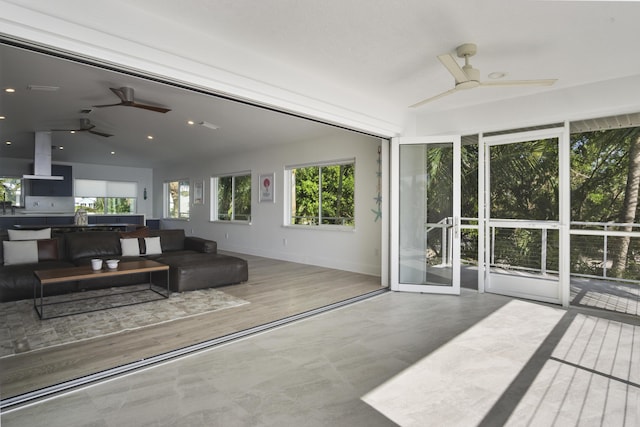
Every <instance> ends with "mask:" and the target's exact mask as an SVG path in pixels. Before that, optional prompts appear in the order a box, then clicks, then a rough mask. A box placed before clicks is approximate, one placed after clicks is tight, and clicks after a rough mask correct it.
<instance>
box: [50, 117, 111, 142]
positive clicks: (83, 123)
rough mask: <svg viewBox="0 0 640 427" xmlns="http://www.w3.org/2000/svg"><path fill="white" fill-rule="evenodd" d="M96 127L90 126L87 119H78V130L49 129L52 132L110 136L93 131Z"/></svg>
mask: <svg viewBox="0 0 640 427" xmlns="http://www.w3.org/2000/svg"><path fill="white" fill-rule="evenodd" d="M95 127H96V125H93V124H91V122H90V121H89V119H80V129H51V130H52V131H54V132H55V131H60V132H89V133H92V134H94V135H99V136H104V137H105V138H108V137H110V136H113V135H111V134H110V133H105V132H98V131H97V130H93V129H94V128H95Z"/></svg>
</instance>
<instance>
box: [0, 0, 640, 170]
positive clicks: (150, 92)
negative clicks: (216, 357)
mask: <svg viewBox="0 0 640 427" xmlns="http://www.w3.org/2000/svg"><path fill="white" fill-rule="evenodd" d="M0 3H5V5H6V6H13V7H14V8H8V7H5V8H4V10H5V13H7V11H9V12H12V11H13V10H14V9H15V8H16V7H17V6H16V5H19V7H20V8H23V9H24V10H28V11H29V12H30V13H32V15H30V16H34V15H33V14H35V13H37V14H40V15H37V16H42V17H43V18H42V19H43V21H42V22H45V23H51V24H52V23H54V21H53V20H54V19H56V20H59V21H56V22H57V23H62V24H64V25H61V26H60V25H59V26H57V27H56V29H55V30H54V31H53V33H54V34H60V35H62V36H66V37H67V39H68V40H70V39H71V35H73V36H74V37H75V39H74V40H72V41H68V40H67V42H65V43H66V44H67V45H73V43H76V44H78V45H79V49H80V48H83V49H84V50H85V52H84V53H85V54H87V53H86V52H91V51H92V49H93V51H95V52H97V53H96V54H97V55H99V54H101V53H102V54H105V52H106V53H109V46H104V42H103V38H104V37H106V38H104V40H114V39H117V40H119V41H121V46H122V47H125V46H126V45H127V43H135V46H138V47H144V48H145V49H147V48H148V49H153V50H154V51H156V52H160V53H166V54H167V55H171V57H173V58H178V59H184V60H185V61H186V60H189V61H191V63H192V64H196V65H202V67H209V69H210V70H214V69H215V70H216V71H217V72H219V73H222V72H225V73H230V74H233V75H235V76H241V77H242V78H244V79H245V80H246V81H247V82H250V83H253V82H255V83H256V84H258V83H262V84H266V85H269V86H270V87H273V88H283V89H285V90H286V91H288V93H290V94H295V95H299V96H304V97H305V98H306V99H309V100H313V101H317V102H319V103H323V104H322V105H324V106H336V108H340V109H342V110H343V111H352V112H357V113H358V114H360V115H362V116H363V117H371V118H373V119H375V120H379V121H381V122H386V123H391V124H392V125H393V126H395V127H396V128H398V129H403V128H405V127H406V123H408V122H410V121H411V120H412V117H415V116H416V115H417V116H421V117H424V116H428V115H429V114H433V113H441V112H442V111H447V110H452V111H455V110H456V109H461V108H465V107H467V108H468V107H469V106H478V107H481V106H482V105H483V104H492V103H495V102H496V101H504V100H507V99H512V100H513V99H517V98H518V97H524V96H527V95H531V94H540V93H543V92H545V91H549V92H552V91H561V90H565V89H567V88H572V87H579V86H580V87H582V86H584V87H585V88H586V87H588V86H589V85H591V84H596V83H598V82H603V81H612V80H616V79H620V80H621V81H624V79H622V78H624V77H629V76H637V75H639V74H640V55H637V54H636V52H637V40H638V37H637V25H638V24H637V23H638V21H639V20H640V3H639V2H631V1H629V2H621V1H617V2H612V1H535V0H483V1H477V0H457V1H450V0H403V1H388V0H326V1H322V2H313V1H300V0H261V1H254V0H228V1H223V0H209V1H204V0H181V1H179V2H175V1H169V0H166V1H159V0H112V1H109V2H94V3H92V4H91V8H90V9H89V8H87V6H86V2H85V1H80V0H58V1H55V2H51V1H47V0H20V1H7V0H0ZM16 10H17V9H16ZM19 11H20V10H18V12H19ZM20 18H21V14H20V13H17V12H15V13H13V16H11V17H9V18H7V17H6V14H5V18H4V20H5V21H7V22H8V21H12V22H19V21H20ZM47 20H48V21H47ZM2 23H3V18H0V32H1V31H3V27H2ZM33 25H34V27H36V26H37V25H36V24H35V23H34V24H33ZM23 26H24V23H23ZM41 26H42V25H40V27H41ZM7 28H9V27H7ZM40 31H43V30H42V29H41V28H40ZM65 31H66V33H65ZM62 36H61V38H62ZM80 37H82V38H80ZM52 40H54V39H53V38H52ZM465 42H473V43H476V44H477V45H478V54H477V55H476V56H475V57H474V58H472V59H471V62H472V64H473V65H474V66H475V67H476V68H479V69H480V71H481V79H483V80H486V79H488V77H487V75H488V74H489V73H491V72H505V73H506V74H507V76H506V77H505V79H513V80H520V79H543V78H557V79H558V82H557V83H556V84H555V85H554V86H551V87H508V88H506V87H505V88H477V89H473V90H471V91H465V92H458V93H456V94H453V95H451V96H448V97H445V98H441V99H439V100H437V101H434V102H433V103H430V104H427V105H425V106H423V107H421V108H419V109H410V108H408V106H409V105H412V104H414V103H416V102H418V101H420V100H422V99H424V98H427V97H430V96H433V95H435V94H438V93H440V92H443V91H445V90H447V89H450V88H451V87H453V79H452V77H451V76H450V74H449V73H448V72H447V71H446V69H445V68H444V67H443V66H442V65H441V64H440V63H439V61H438V60H437V58H436V57H437V55H439V54H442V53H447V52H453V51H454V49H455V47H456V46H457V45H459V44H461V43H465ZM60 43H63V42H60ZM101 43H103V45H101ZM132 46H133V45H132ZM114 51H115V49H114ZM2 55H3V56H2V61H3V62H2V63H1V65H2V73H1V74H0V79H1V81H0V83H1V84H2V85H3V86H5V85H8V84H14V83H13V82H12V81H11V79H15V80H19V81H18V83H17V84H18V85H22V87H24V85H25V83H30V84H50V85H55V86H60V87H61V90H60V91H58V92H56V93H55V94H52V93H37V94H36V93H30V94H28V95H29V96H32V97H33V98H34V99H36V97H37V100H38V104H37V106H34V105H33V104H31V105H30V106H29V107H24V108H29V110H26V111H29V112H30V114H26V111H22V112H20V117H23V115H24V116H29V120H26V117H25V118H24V120H23V122H24V123H22V125H21V126H22V127H21V128H20V131H21V132H24V131H25V129H27V128H34V129H33V130H37V129H36V128H38V129H43V128H47V127H54V126H55V127H66V126H72V125H73V124H74V123H75V120H77V119H79V117H80V116H79V115H78V111H79V110H80V109H82V108H87V107H90V106H91V105H94V104H98V103H99V104H103V103H109V102H117V101H118V100H117V98H116V97H115V95H113V94H112V93H111V92H110V91H109V89H108V88H109V87H120V86H131V87H133V88H134V89H135V91H136V99H137V100H138V101H140V102H148V103H154V104H158V105H163V106H167V107H169V108H172V111H171V112H169V113H167V114H166V115H162V114H158V113H152V112H148V111H144V110H136V109H132V108H125V107H114V108H108V109H101V110H95V109H94V111H93V112H92V113H91V114H90V115H89V116H88V117H89V118H90V119H91V121H92V122H93V123H94V124H95V125H96V126H97V127H96V129H98V130H101V131H105V132H108V133H113V134H114V135H115V136H114V137H112V138H100V137H97V136H93V135H86V134H85V135H82V136H83V137H85V139H86V140H87V141H91V142H83V145H82V147H78V148H77V150H81V149H83V150H85V151H86V153H85V154H84V155H83V157H82V158H83V159H84V161H89V159H90V157H89V156H91V155H95V154H96V149H97V148H96V147H101V148H102V147H104V148H105V149H109V148H111V146H110V145H109V144H114V145H115V147H116V152H117V153H118V155H119V153H122V154H127V156H128V157H129V158H134V157H135V158H139V156H141V155H142V156H146V157H142V158H145V161H148V162H149V164H150V165H151V164H160V163H163V162H166V161H167V160H171V159H172V156H174V157H173V159H175V155H176V150H175V144H176V142H177V141H179V142H180V143H184V144H187V143H188V144H194V146H193V147H192V148H191V147H190V150H191V149H193V150H196V151H195V153H196V155H197V154H198V153H206V152H211V151H212V150H215V152H216V153H218V152H220V153H221V154H224V153H225V152H231V151H234V150H247V149H250V148H251V147H255V146H260V145H263V144H269V143H279V142H292V141H295V140H299V139H310V138H316V137H319V136H322V135H325V134H326V133H327V132H332V131H335V130H330V129H328V128H326V127H324V126H320V125H316V124H313V123H310V122H305V121H302V120H299V119H295V120H294V119H291V118H290V117H283V116H279V115H277V114H273V113H270V112H264V111H259V110H256V109H255V108H253V107H247V106H244V105H241V104H237V103H229V102H226V101H220V100H216V99H215V98H212V97H210V96H204V95H196V94H194V93H192V92H189V91H185V90H183V89H177V88H174V87H168V86H163V85H160V84H158V83H154V82H149V81H144V80H141V79H138V78H134V77H131V76H127V75H119V74H116V73H112V72H105V71H103V70H88V69H87V67H86V66H78V65H74V64H71V63H66V64H60V63H56V64H47V65H40V64H36V63H32V65H27V64H26V63H23V62H21V61H25V60H28V61H33V59H28V58H21V59H20V60H17V59H16V60H15V62H14V60H9V61H8V60H7V59H6V55H7V53H6V52H4V51H3V53H2ZM115 55H116V54H115V53H114V56H115ZM140 55H142V53H140ZM31 56H32V55H31ZM158 57H160V56H158ZM41 59H42V58H41ZM54 62H59V61H54ZM147 62H149V61H148V59H147ZM172 65H173V64H166V63H165V64H162V66H164V67H171V66H172ZM38 73H39V75H38ZM19 87H20V86H19ZM230 92H233V90H230ZM238 92H239V91H238ZM254 93H255V92H254ZM14 95H15V96H14ZM14 95H12V96H13V97H14V100H13V101H10V100H9V98H8V96H7V95H5V94H2V95H0V96H1V98H0V99H1V100H2V104H0V107H1V108H3V109H5V110H6V109H7V108H9V106H10V105H11V104H10V103H11V102H16V101H15V99H16V98H17V97H18V96H22V95H24V94H20V93H17V94H14ZM53 97H59V98H54V99H51V98H53ZM47 99H49V101H47ZM47 102H50V104H51V105H47ZM273 104H274V105H277V104H278V102H274V103H273ZM52 106H55V108H45V107H52ZM45 109H47V110H48V111H49V113H44V112H40V110H45ZM54 113H55V114H54ZM40 114H42V116H41V117H40V118H37V117H36V116H38V115H40ZM45 114H49V115H50V116H49V117H45V116H44V115H45ZM188 118H192V119H194V120H197V121H199V120H206V121H209V122H212V123H215V124H217V125H220V126H221V129H219V130H217V131H210V130H208V129H205V128H197V129H196V128H187V127H186V126H185V125H184V122H185V121H186V120H187V119H188ZM7 122H8V120H7ZM393 126H391V127H393ZM2 127H3V129H11V127H10V126H9V125H7V124H6V123H3V124H2ZM147 133H153V134H154V135H156V140H154V142H153V143H152V144H155V145H151V147H153V148H152V149H149V147H150V145H149V143H148V142H147V141H145V140H144V138H145V136H146V134H147ZM56 135H57V134H56ZM125 135H126V136H125ZM76 136H78V135H73V137H76ZM16 137H17V136H16ZM3 138H5V133H4V132H3ZM56 138H59V136H56ZM68 138H69V135H66V136H65V144H66V143H67V142H66V141H68V140H69V139H68ZM54 143H55V141H54ZM14 148H15V147H12V149H14ZM0 150H2V151H0V155H7V154H6V151H5V150H6V147H2V148H0ZM198 150H202V151H198ZM218 150H220V151H218ZM14 151H17V150H14ZM65 152H66V151H65ZM68 152H69V153H71V150H70V151H68ZM193 154H194V152H191V155H192V156H193ZM60 155H61V154H59V153H58V154H56V153H54V160H55V156H60ZM65 155H66V154H65ZM156 155H157V156H158V157H157V158H155V159H154V158H153V157H155V156H156ZM68 156H71V154H68ZM60 160H63V161H64V160H67V159H60ZM67 161H75V160H72V159H68V160H67ZM81 161H82V160H81ZM120 161H122V160H120ZM91 162H99V163H105V162H107V161H106V160H104V154H102V153H101V154H100V158H99V159H94V160H93V161H91ZM121 164H122V163H121ZM138 164H139V163H138Z"/></svg>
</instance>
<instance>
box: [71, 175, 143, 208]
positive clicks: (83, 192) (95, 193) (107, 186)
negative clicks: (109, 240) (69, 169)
mask: <svg viewBox="0 0 640 427" xmlns="http://www.w3.org/2000/svg"><path fill="white" fill-rule="evenodd" d="M73 198H74V200H73V204H74V207H75V206H76V202H77V199H103V205H104V211H103V212H95V214H96V215H122V214H123V212H108V207H109V203H108V200H109V199H131V200H132V201H133V210H131V211H129V212H127V213H132V214H134V213H136V212H137V211H138V182H137V181H113V180H105V179H85V178H76V179H74V180H73Z"/></svg>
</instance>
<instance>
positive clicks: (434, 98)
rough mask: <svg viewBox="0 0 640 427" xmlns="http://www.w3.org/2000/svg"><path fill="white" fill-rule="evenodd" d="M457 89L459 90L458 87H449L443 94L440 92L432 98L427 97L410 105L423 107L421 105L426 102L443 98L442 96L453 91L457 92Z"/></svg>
mask: <svg viewBox="0 0 640 427" xmlns="http://www.w3.org/2000/svg"><path fill="white" fill-rule="evenodd" d="M457 91H458V89H456V88H453V89H449V90H448V91H446V92H442V93H441V94H439V95H436V96H432V97H431V98H427V99H425V100H423V101H420V102H418V103H417V104H413V105H410V106H409V108H417V107H421V106H423V105H424V104H427V103H429V102H431V101H435V100H436V99H439V98H442V97H444V96H447V95H451V94H452V93H454V92H457Z"/></svg>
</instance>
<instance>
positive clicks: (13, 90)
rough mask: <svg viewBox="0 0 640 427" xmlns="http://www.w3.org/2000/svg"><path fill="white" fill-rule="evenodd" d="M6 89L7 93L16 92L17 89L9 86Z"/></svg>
mask: <svg viewBox="0 0 640 427" xmlns="http://www.w3.org/2000/svg"><path fill="white" fill-rule="evenodd" d="M4 91H5V92H7V93H13V92H15V91H16V90H15V89H14V88H12V87H8V88H6V89H5V90H4Z"/></svg>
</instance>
